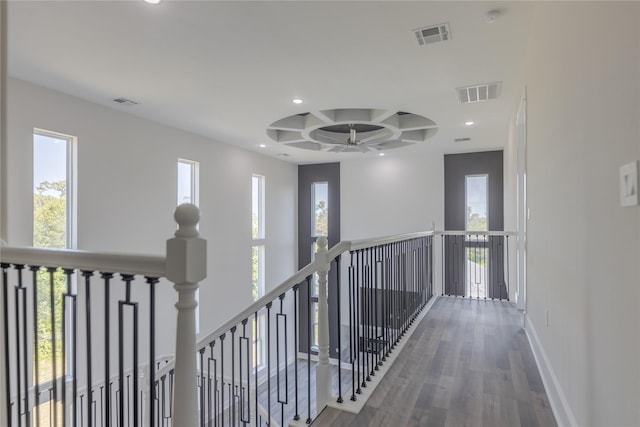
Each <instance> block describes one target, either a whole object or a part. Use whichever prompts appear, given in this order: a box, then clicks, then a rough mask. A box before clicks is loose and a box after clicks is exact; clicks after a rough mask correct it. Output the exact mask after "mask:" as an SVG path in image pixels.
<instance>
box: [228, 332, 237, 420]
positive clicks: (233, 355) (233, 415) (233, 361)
mask: <svg viewBox="0 0 640 427" xmlns="http://www.w3.org/2000/svg"><path fill="white" fill-rule="evenodd" d="M235 386H236V327H235V326H233V327H232V328H231V384H230V388H229V390H231V391H230V392H229V409H230V410H231V416H230V417H229V425H234V426H235V425H236V405H235V402H234V399H233V394H232V392H233V390H235Z"/></svg>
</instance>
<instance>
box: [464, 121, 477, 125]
mask: <svg viewBox="0 0 640 427" xmlns="http://www.w3.org/2000/svg"><path fill="white" fill-rule="evenodd" d="M475 124H476V122H474V121H473V120H469V121H467V122H464V125H465V126H473V125H475Z"/></svg>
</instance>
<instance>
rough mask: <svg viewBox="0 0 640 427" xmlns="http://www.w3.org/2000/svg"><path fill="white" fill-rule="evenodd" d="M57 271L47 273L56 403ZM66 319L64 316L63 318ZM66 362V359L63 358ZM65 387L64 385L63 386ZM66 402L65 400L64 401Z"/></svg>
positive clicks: (55, 417) (55, 415) (54, 406)
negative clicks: (54, 276) (55, 283)
mask: <svg viewBox="0 0 640 427" xmlns="http://www.w3.org/2000/svg"><path fill="white" fill-rule="evenodd" d="M56 271H57V268H56V267H47V272H48V273H49V304H50V305H49V307H50V316H49V317H50V321H51V354H52V356H53V357H52V361H51V364H52V372H53V387H52V388H53V391H52V398H53V399H54V401H55V402H57V401H58V387H57V384H58V382H57V378H58V370H57V367H56V362H55V361H56V357H57V353H58V352H57V345H56V327H55V325H56V322H55V314H56V313H55V306H56V305H55V288H54V279H53V275H54V274H55V272H56ZM63 319H64V316H63ZM63 360H64V357H63ZM63 385H64V384H63ZM63 401H64V399H63ZM53 419H54V420H56V422H57V420H58V410H57V405H53Z"/></svg>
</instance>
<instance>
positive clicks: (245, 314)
mask: <svg viewBox="0 0 640 427" xmlns="http://www.w3.org/2000/svg"><path fill="white" fill-rule="evenodd" d="M430 235H433V231H426V232H418V233H408V234H400V235H396V236H386V237H377V238H373V239H363V240H353V241H341V242H339V243H337V244H336V245H334V246H333V247H332V248H331V249H330V250H329V252H328V255H327V257H328V259H329V260H330V261H332V260H334V259H335V258H336V257H337V256H338V255H340V254H343V253H344V252H348V251H356V250H359V249H363V248H367V247H373V246H378V245H382V244H389V243H395V242H401V241H404V240H410V239H414V238H420V237H425V236H430ZM319 266H320V264H319V263H318V261H316V260H314V261H312V262H310V263H309V264H307V265H306V266H304V267H302V268H301V269H300V270H298V271H297V272H296V273H294V274H293V275H292V276H291V277H289V278H288V279H286V280H285V281H284V282H282V283H281V284H280V285H278V286H276V287H275V288H274V289H272V290H271V291H269V292H268V293H267V294H265V295H264V296H263V297H261V298H260V299H258V300H257V301H255V302H254V303H253V304H251V305H250V306H248V307H247V308H246V309H245V310H243V311H241V312H240V313H239V314H237V315H235V316H233V317H232V318H231V319H229V320H228V321H227V322H225V323H224V324H223V325H222V326H220V327H219V328H217V329H216V330H215V331H213V332H212V333H210V334H208V335H207V336H205V337H204V338H201V339H200V340H198V343H197V345H196V348H202V347H204V346H206V345H208V344H209V343H211V342H212V341H213V340H217V339H218V338H220V336H221V335H222V334H224V333H227V332H228V331H229V330H230V329H231V328H232V327H234V326H237V325H239V324H240V323H241V322H242V321H243V320H245V319H249V318H250V316H252V315H253V313H255V312H257V311H259V310H260V309H262V308H264V307H265V306H266V305H267V304H268V303H270V302H272V301H274V300H276V299H277V298H278V297H279V296H280V295H282V294H283V293H286V292H287V291H289V290H290V289H291V288H293V286H295V285H297V284H299V283H301V282H302V281H303V280H305V279H306V278H307V277H308V276H311V275H312V274H313V273H315V272H316V271H318V267H319ZM171 369H173V367H172V364H171V363H169V364H167V365H166V366H165V367H163V368H162V369H160V371H158V375H159V376H160V375H163V374H166V373H168V372H169V371H170V370H171Z"/></svg>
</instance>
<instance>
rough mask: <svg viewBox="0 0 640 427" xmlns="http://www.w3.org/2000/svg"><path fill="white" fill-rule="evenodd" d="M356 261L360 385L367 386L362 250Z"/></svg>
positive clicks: (357, 253)
mask: <svg viewBox="0 0 640 427" xmlns="http://www.w3.org/2000/svg"><path fill="white" fill-rule="evenodd" d="M356 263H357V265H358V268H356V304H357V306H358V309H357V313H358V347H359V348H358V357H360V356H362V358H361V361H362V365H361V366H360V369H361V370H362V379H360V378H358V380H361V381H360V387H361V388H365V387H366V386H367V383H366V378H367V366H366V365H367V354H366V351H367V348H366V341H365V340H366V328H365V326H364V321H365V318H364V310H365V304H364V302H363V301H362V300H363V298H364V295H363V294H364V291H363V289H362V285H363V282H364V277H363V276H364V271H363V269H364V262H363V260H362V250H359V251H357V252H356Z"/></svg>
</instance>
